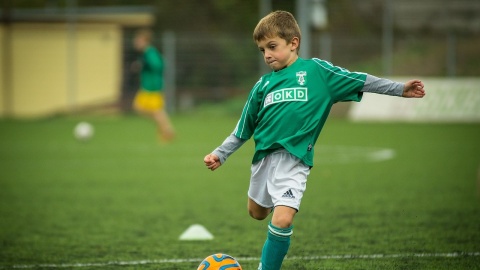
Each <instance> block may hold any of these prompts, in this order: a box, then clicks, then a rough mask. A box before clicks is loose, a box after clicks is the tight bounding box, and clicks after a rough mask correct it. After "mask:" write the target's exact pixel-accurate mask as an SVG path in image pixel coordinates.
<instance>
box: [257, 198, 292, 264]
mask: <svg viewBox="0 0 480 270" xmlns="http://www.w3.org/2000/svg"><path fill="white" fill-rule="evenodd" d="M296 213H297V210H296V209H293V208H291V207H288V206H282V205H280V206H277V207H275V211H274V212H273V217H272V221H271V222H270V224H269V225H268V233H267V240H266V241H265V244H264V246H263V250H262V258H261V264H260V266H259V268H258V269H259V270H279V269H280V267H281V266H282V262H283V259H284V258H285V255H286V254H287V252H288V248H289V247H290V236H291V235H292V233H293V230H292V229H293V226H292V223H293V218H294V216H295V214H296Z"/></svg>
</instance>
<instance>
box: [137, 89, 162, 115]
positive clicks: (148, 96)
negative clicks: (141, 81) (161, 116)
mask: <svg viewBox="0 0 480 270" xmlns="http://www.w3.org/2000/svg"><path fill="white" fill-rule="evenodd" d="M164 106H165V101H164V99H163V94H162V93H161V92H158V91H146V90H143V89H141V90H139V91H138V92H137V94H136V95H135V99H134V100H133V107H134V108H135V109H138V110H141V111H146V112H154V111H158V110H163V108H164Z"/></svg>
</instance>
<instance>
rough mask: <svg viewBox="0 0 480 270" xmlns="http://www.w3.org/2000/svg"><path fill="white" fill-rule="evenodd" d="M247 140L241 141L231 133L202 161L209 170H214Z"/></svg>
mask: <svg viewBox="0 0 480 270" xmlns="http://www.w3.org/2000/svg"><path fill="white" fill-rule="evenodd" d="M246 141H247V140H242V139H240V138H238V137H237V136H235V135H234V134H233V133H232V134H230V136H228V137H227V138H226V139H225V141H223V143H222V145H220V146H219V147H217V148H216V149H215V150H213V152H212V153H211V154H208V155H206V156H205V158H204V159H203V161H204V162H205V166H207V168H208V169H209V170H212V171H214V170H216V169H217V168H218V167H220V166H221V165H222V164H223V163H225V161H226V160H227V158H228V157H229V156H230V155H231V154H233V153H234V152H235V151H237V150H238V148H240V147H241V146H242V145H243V144H244V143H245V142H246Z"/></svg>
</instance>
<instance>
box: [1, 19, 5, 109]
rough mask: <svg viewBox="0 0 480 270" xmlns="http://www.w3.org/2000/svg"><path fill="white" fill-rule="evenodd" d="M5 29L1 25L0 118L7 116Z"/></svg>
mask: <svg viewBox="0 0 480 270" xmlns="http://www.w3.org/2000/svg"><path fill="white" fill-rule="evenodd" d="M4 42H5V27H4V26H3V25H0V117H2V116H4V115H5V89H4V82H5V77H4V73H5V67H4V66H5V64H4V63H5V62H4V61H5V57H4V55H3V54H4Z"/></svg>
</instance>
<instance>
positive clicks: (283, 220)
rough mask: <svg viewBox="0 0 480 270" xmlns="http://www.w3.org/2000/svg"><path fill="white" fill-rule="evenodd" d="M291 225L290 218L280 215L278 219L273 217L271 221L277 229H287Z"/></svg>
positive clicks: (291, 219)
mask: <svg viewBox="0 0 480 270" xmlns="http://www.w3.org/2000/svg"><path fill="white" fill-rule="evenodd" d="M292 223H293V217H292V216H287V215H282V216H279V217H274V218H273V219H272V224H273V225H274V226H276V227H278V228H288V227H290V226H292Z"/></svg>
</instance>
